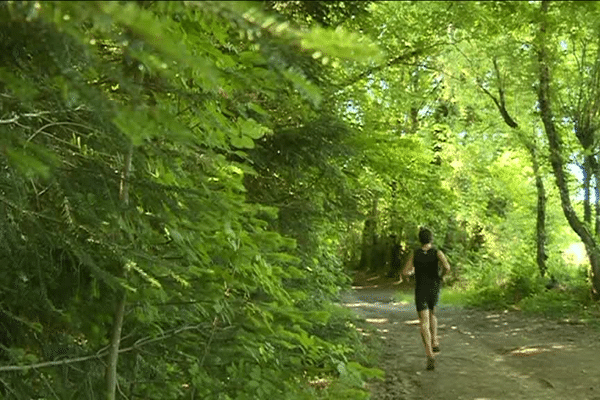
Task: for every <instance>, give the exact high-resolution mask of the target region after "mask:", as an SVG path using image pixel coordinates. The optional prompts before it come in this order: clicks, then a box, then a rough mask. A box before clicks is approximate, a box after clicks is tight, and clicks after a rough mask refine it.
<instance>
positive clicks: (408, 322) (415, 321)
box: [404, 319, 419, 325]
mask: <svg viewBox="0 0 600 400" xmlns="http://www.w3.org/2000/svg"><path fill="white" fill-rule="evenodd" d="M404 323H405V324H406V325H419V320H418V319H413V320H410V321H404Z"/></svg>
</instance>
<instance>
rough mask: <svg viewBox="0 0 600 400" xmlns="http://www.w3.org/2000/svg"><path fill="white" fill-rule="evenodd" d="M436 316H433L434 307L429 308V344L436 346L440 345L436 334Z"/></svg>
mask: <svg viewBox="0 0 600 400" xmlns="http://www.w3.org/2000/svg"><path fill="white" fill-rule="evenodd" d="M437 327H438V323H437V317H436V316H435V308H434V309H433V310H429V329H430V331H431V346H432V347H438V346H439V345H440V341H439V338H438V335H437Z"/></svg>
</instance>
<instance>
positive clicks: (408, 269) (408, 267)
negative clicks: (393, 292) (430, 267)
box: [402, 251, 415, 276]
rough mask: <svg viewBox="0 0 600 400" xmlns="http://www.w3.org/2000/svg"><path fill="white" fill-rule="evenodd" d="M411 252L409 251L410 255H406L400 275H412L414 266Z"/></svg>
mask: <svg viewBox="0 0 600 400" xmlns="http://www.w3.org/2000/svg"><path fill="white" fill-rule="evenodd" d="M413 255H414V254H413V252H412V251H411V252H410V255H409V256H408V260H407V261H406V265H405V266H404V269H403V270H402V275H404V276H408V275H412V273H413V272H414V270H415V266H414V265H413Z"/></svg>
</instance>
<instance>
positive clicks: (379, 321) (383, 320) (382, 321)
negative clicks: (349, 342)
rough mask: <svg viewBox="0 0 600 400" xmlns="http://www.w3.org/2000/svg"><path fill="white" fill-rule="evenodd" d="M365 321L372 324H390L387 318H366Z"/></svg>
mask: <svg viewBox="0 0 600 400" xmlns="http://www.w3.org/2000/svg"><path fill="white" fill-rule="evenodd" d="M365 321H367V322H369V323H371V324H385V323H386V322H389V319H387V318H366V319H365Z"/></svg>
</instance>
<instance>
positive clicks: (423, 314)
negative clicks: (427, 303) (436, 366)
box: [419, 310, 433, 358]
mask: <svg viewBox="0 0 600 400" xmlns="http://www.w3.org/2000/svg"><path fill="white" fill-rule="evenodd" d="M419 320H420V322H421V323H420V326H421V339H423V345H424V346H425V354H427V357H428V358H433V349H432V348H431V330H430V326H429V310H423V311H419Z"/></svg>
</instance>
